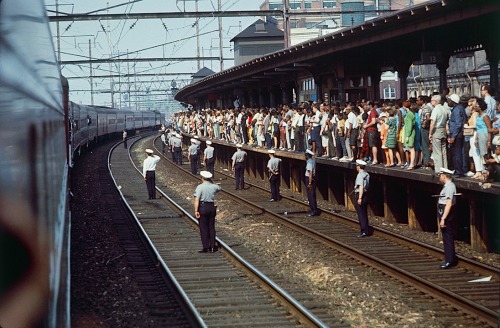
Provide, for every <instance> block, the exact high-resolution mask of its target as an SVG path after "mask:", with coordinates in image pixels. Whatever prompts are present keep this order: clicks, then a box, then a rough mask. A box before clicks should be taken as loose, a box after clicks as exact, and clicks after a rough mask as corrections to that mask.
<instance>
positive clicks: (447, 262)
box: [437, 167, 458, 269]
mask: <svg viewBox="0 0 500 328" xmlns="http://www.w3.org/2000/svg"><path fill="white" fill-rule="evenodd" d="M453 173H454V171H451V170H448V169H446V168H444V167H441V169H440V170H439V173H438V174H439V182H440V183H442V184H443V185H444V186H443V189H442V190H441V192H440V193H439V198H438V208H437V216H438V220H439V226H440V227H441V233H442V235H443V246H444V263H443V264H441V265H440V268H441V269H448V268H450V267H453V266H455V265H457V262H458V260H457V257H456V255H455V229H456V222H455V202H456V200H455V194H456V193H457V188H456V186H455V183H453V181H452V178H451V176H452V174H453Z"/></svg>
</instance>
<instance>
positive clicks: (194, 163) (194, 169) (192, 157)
mask: <svg viewBox="0 0 500 328" xmlns="http://www.w3.org/2000/svg"><path fill="white" fill-rule="evenodd" d="M188 161H189V163H190V164H191V173H192V174H197V173H198V145H197V143H196V140H195V139H191V146H189V148H188Z"/></svg>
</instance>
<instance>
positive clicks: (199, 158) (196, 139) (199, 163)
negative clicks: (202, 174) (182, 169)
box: [193, 135, 201, 169]
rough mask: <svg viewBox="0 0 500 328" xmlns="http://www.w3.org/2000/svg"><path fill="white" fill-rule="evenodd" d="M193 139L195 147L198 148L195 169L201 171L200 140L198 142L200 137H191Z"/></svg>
mask: <svg viewBox="0 0 500 328" xmlns="http://www.w3.org/2000/svg"><path fill="white" fill-rule="evenodd" d="M193 139H194V140H195V141H196V146H197V147H198V148H197V149H198V152H197V155H198V160H197V161H196V167H197V168H198V169H201V140H200V137H198V136H197V135H196V136H194V137H193Z"/></svg>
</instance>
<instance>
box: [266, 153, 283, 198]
mask: <svg viewBox="0 0 500 328" xmlns="http://www.w3.org/2000/svg"><path fill="white" fill-rule="evenodd" d="M267 152H268V153H269V161H268V162H267V169H268V171H269V185H270V187H271V199H270V200H269V201H271V202H275V201H276V202H277V201H279V200H280V163H281V158H277V157H275V155H274V154H275V153H276V151H275V150H274V149H270V150H268V151H267Z"/></svg>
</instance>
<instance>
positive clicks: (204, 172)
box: [200, 171, 212, 179]
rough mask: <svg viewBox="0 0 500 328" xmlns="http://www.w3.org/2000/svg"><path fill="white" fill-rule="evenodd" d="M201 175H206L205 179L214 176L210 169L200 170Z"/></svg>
mask: <svg viewBox="0 0 500 328" xmlns="http://www.w3.org/2000/svg"><path fill="white" fill-rule="evenodd" d="M200 175H201V176H202V177H204V178H205V179H210V178H211V177H212V173H210V172H208V171H201V172H200Z"/></svg>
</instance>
